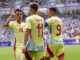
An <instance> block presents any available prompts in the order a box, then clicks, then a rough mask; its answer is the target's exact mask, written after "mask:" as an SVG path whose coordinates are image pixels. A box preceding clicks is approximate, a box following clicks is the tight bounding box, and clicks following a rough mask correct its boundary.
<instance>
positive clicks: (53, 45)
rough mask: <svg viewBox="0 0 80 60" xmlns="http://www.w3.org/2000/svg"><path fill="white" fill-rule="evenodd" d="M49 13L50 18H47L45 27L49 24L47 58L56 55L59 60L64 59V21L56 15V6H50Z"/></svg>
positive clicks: (45, 54) (48, 59)
mask: <svg viewBox="0 0 80 60" xmlns="http://www.w3.org/2000/svg"><path fill="white" fill-rule="evenodd" d="M48 15H49V17H50V18H49V19H47V20H46V22H45V27H47V26H48V33H49V40H48V44H47V47H46V49H45V53H44V57H45V60H50V58H51V57H54V55H55V56H57V57H58V59H59V60H64V45H63V41H62V30H63V23H62V21H61V19H60V18H58V17H57V16H56V8H54V7H51V8H49V10H48Z"/></svg>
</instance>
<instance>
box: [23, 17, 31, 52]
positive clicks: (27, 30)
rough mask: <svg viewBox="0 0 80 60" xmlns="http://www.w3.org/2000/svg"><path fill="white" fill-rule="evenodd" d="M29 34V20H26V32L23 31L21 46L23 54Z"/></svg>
mask: <svg viewBox="0 0 80 60" xmlns="http://www.w3.org/2000/svg"><path fill="white" fill-rule="evenodd" d="M30 32H31V22H30V18H26V31H25V35H24V44H23V49H22V52H23V53H25V52H26V51H25V50H26V44H27V42H28V37H29V34H30Z"/></svg>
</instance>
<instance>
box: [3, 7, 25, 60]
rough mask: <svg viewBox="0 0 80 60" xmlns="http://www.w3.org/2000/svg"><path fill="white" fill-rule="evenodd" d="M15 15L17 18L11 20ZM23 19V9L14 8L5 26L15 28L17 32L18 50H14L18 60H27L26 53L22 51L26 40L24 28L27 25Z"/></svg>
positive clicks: (16, 45)
mask: <svg viewBox="0 0 80 60" xmlns="http://www.w3.org/2000/svg"><path fill="white" fill-rule="evenodd" d="M13 16H14V17H15V18H16V20H14V21H11V19H12V18H13ZM21 20H22V10H21V9H16V10H15V8H13V9H12V12H11V14H10V16H9V18H8V19H7V21H6V22H5V24H4V27H7V28H10V29H13V31H14V34H15V39H16V40H15V41H16V44H15V45H14V47H15V49H16V50H14V54H15V59H16V60H26V59H25V56H24V54H23V53H22V47H23V42H24V29H25V28H24V29H23V27H25V23H22V22H21Z"/></svg>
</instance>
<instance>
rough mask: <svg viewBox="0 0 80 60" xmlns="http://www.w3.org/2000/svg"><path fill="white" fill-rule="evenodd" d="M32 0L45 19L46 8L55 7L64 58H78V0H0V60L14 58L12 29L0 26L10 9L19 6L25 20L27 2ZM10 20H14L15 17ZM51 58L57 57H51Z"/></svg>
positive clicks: (69, 59) (79, 25)
mask: <svg viewBox="0 0 80 60" xmlns="http://www.w3.org/2000/svg"><path fill="white" fill-rule="evenodd" d="M33 1H35V2H38V3H39V10H40V11H41V16H42V17H44V19H45V20H46V19H47V18H48V14H47V12H48V9H47V8H48V7H53V6H54V7H56V8H57V16H59V17H60V18H61V19H62V22H63V41H64V44H65V60H79V59H80V57H79V56H80V53H79V50H80V45H76V40H77V39H76V37H77V36H79V37H80V0H0V60H14V57H13V47H12V46H13V43H14V34H13V31H12V30H9V29H6V28H3V27H2V26H3V24H4V23H5V21H6V19H7V18H8V17H9V15H10V12H11V9H12V8H21V9H22V10H23V19H22V21H23V22H25V18H26V17H27V16H29V8H28V4H29V3H30V2H33ZM12 20H15V18H13V19H12ZM12 36H13V37H12ZM47 39H48V35H47V28H45V29H44V40H45V43H46V42H47ZM78 40H79V38H78ZM79 44H80V40H79ZM11 45H12V46H11ZM52 60H57V59H56V58H55V59H53V58H52Z"/></svg>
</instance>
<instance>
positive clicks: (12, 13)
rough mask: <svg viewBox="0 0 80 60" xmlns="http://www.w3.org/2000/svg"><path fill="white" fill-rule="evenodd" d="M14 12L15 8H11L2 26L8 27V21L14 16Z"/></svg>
mask: <svg viewBox="0 0 80 60" xmlns="http://www.w3.org/2000/svg"><path fill="white" fill-rule="evenodd" d="M14 12H15V9H14V8H13V9H12V12H11V14H10V16H9V18H8V19H7V21H6V22H5V24H4V26H3V27H8V26H9V23H10V21H11V19H12V17H13V16H14Z"/></svg>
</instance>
